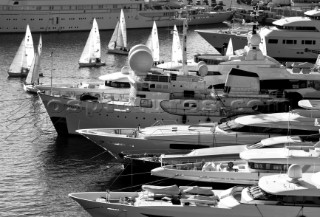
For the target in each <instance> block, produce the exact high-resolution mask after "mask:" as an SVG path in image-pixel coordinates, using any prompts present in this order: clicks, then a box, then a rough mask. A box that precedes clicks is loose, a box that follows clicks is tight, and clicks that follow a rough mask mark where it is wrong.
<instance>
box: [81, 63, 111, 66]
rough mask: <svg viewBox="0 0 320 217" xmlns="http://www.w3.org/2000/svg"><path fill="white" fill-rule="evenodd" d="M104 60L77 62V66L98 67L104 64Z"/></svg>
mask: <svg viewBox="0 0 320 217" xmlns="http://www.w3.org/2000/svg"><path fill="white" fill-rule="evenodd" d="M105 65H106V63H105V62H100V63H79V67H100V66H105Z"/></svg>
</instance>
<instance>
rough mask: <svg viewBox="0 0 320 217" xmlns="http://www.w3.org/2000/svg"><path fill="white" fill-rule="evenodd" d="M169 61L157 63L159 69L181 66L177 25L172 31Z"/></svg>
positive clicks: (176, 68)
mask: <svg viewBox="0 0 320 217" xmlns="http://www.w3.org/2000/svg"><path fill="white" fill-rule="evenodd" d="M172 35H173V36H172V49H171V61H170V62H165V63H162V64H159V65H157V67H158V68H161V69H169V70H179V69H180V68H181V67H182V47H181V42H180V37H179V32H178V29H177V26H176V25H174V27H173V31H172Z"/></svg>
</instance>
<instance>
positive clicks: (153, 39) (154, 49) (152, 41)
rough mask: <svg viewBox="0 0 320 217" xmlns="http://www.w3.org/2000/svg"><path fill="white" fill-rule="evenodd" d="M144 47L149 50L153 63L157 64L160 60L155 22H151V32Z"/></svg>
mask: <svg viewBox="0 0 320 217" xmlns="http://www.w3.org/2000/svg"><path fill="white" fill-rule="evenodd" d="M146 46H147V47H148V48H149V49H150V50H151V53H152V58H153V61H154V62H159V60H160V48H159V37H158V28H157V25H156V22H155V21H153V27H152V31H151V34H150V35H149V38H148V40H147V43H146Z"/></svg>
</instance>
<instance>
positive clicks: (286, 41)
mask: <svg viewBox="0 0 320 217" xmlns="http://www.w3.org/2000/svg"><path fill="white" fill-rule="evenodd" d="M282 42H283V44H297V40H283V41H282Z"/></svg>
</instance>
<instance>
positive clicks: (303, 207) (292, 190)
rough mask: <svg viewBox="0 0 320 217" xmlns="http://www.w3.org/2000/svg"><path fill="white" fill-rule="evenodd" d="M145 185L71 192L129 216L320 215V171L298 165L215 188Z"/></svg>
mask: <svg viewBox="0 0 320 217" xmlns="http://www.w3.org/2000/svg"><path fill="white" fill-rule="evenodd" d="M142 189H144V191H142V192H114V191H111V192H109V191H108V192H81V193H70V194H69V197H71V198H72V199H73V200H75V201H76V202H77V203H79V205H81V206H82V207H83V208H84V210H86V211H87V212H88V213H89V214H90V215H91V216H93V217H103V216H106V213H107V214H109V215H121V214H125V215H127V216H131V217H143V216H160V215H161V216H176V217H182V216H183V217H189V216H190V217H193V216H202V217H209V216H210V217H212V216H229V217H231V216H235V217H236V216H237V217H238V216H240V217H242V216H243V217H247V216H252V217H261V216H268V217H271V216H280V215H285V216H300V215H303V216H305V215H306V216H310V217H316V216H318V215H319V206H320V205H319V204H320V200H319V195H320V191H319V173H302V171H301V168H300V167H299V166H298V165H291V166H290V167H289V170H288V173H287V174H277V175H271V176H264V177H261V178H260V180H259V183H258V185H253V186H247V187H244V186H235V187H232V188H229V189H226V190H211V189H208V188H199V187H196V188H194V187H188V188H186V187H180V188H178V187H177V186H168V187H165V186H143V187H142ZM159 214H160V215H159Z"/></svg>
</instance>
